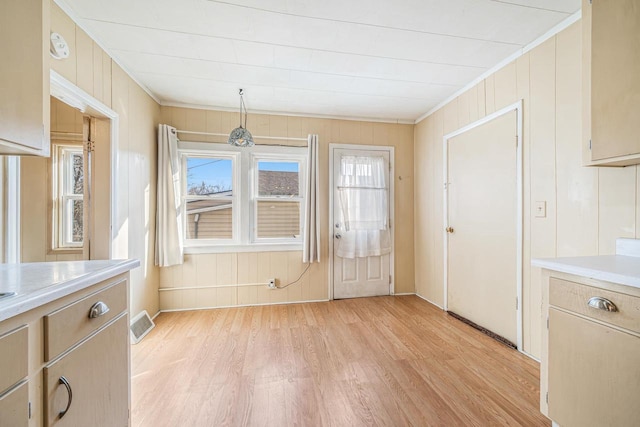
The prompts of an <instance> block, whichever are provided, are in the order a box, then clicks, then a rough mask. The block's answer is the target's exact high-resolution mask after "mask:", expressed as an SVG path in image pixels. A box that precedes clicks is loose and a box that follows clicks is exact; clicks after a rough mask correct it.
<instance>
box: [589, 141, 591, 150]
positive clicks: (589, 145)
mask: <svg viewBox="0 0 640 427" xmlns="http://www.w3.org/2000/svg"><path fill="white" fill-rule="evenodd" d="M589 150H591V140H589Z"/></svg>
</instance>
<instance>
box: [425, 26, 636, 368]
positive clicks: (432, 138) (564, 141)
mask: <svg viewBox="0 0 640 427" xmlns="http://www.w3.org/2000/svg"><path fill="white" fill-rule="evenodd" d="M581 70H582V54H581V23H580V22H577V23H576V24H573V25H572V26H570V27H569V28H567V29H565V30H563V31H562V32H560V33H559V34H557V35H556V36H554V37H552V38H551V39H549V40H547V41H546V42H544V43H543V44H541V45H540V46H538V47H536V48H535V49H533V50H531V51H530V52H528V53H526V54H525V55H524V56H522V57H520V58H518V59H517V60H516V61H514V62H512V63H510V64H509V65H507V66H505V67H504V68H502V69H501V70H499V71H497V72H496V73H494V74H493V75H491V76H489V77H487V78H486V79H485V80H484V81H482V82H480V83H479V84H478V85H477V86H475V87H473V88H472V89H470V90H469V91H467V92H465V93H463V94H462V95H460V96H459V97H458V98H457V99H455V100H453V101H452V102H450V103H449V104H447V105H445V106H444V107H443V108H442V109H440V110H438V111H436V112H435V113H433V114H432V115H430V116H429V117H427V118H426V119H424V120H422V121H421V122H420V123H418V124H417V125H416V129H415V158H414V162H415V166H414V169H415V171H416V179H415V196H416V197H415V216H416V218H419V220H418V221H416V227H415V235H414V238H415V253H416V262H415V268H416V273H415V274H416V292H417V293H418V294H419V295H421V296H423V297H424V298H426V299H428V300H430V301H432V302H434V303H436V304H439V305H442V303H443V277H444V276H443V269H444V267H443V253H444V252H443V233H442V230H443V228H444V219H443V196H444V194H443V190H442V188H443V182H442V181H443V180H442V167H443V160H442V159H443V157H442V156H443V153H442V149H443V142H442V138H443V136H444V135H445V134H447V133H449V132H451V131H454V130H456V129H458V128H460V127H462V126H465V125H467V124H469V123H471V122H473V121H475V120H477V119H479V118H482V117H483V116H485V115H487V114H490V113H492V112H494V111H496V110H498V109H500V108H502V107H505V106H507V105H509V104H511V103H513V102H516V101H517V100H518V99H522V100H523V101H524V109H523V112H524V135H523V137H524V293H523V299H524V301H523V309H524V349H525V351H527V352H528V353H530V354H532V355H534V356H537V357H539V355H540V345H541V344H540V332H541V327H542V318H541V294H540V290H541V277H540V274H541V271H540V269H537V268H532V267H531V266H530V259H531V258H541V257H556V256H558V257H561V256H581V255H597V254H613V253H614V252H615V239H616V238H617V237H640V230H638V225H639V224H640V216H639V214H638V212H640V209H639V208H640V194H639V193H638V191H639V190H638V189H639V188H640V186H639V185H638V184H639V179H640V175H639V174H638V170H637V167H636V166H632V167H627V168H590V167H583V166H582V145H581V132H582V118H581V111H582V92H581V91H582V76H581V72H582V71H581ZM536 201H544V202H546V204H547V216H546V218H537V217H535V215H534V212H533V206H534V202H536Z"/></svg>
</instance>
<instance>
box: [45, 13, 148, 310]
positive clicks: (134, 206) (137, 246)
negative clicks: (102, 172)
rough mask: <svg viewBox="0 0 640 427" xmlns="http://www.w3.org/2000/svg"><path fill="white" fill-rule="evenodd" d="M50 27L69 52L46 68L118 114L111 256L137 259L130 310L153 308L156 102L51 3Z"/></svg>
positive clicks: (132, 279)
mask: <svg viewBox="0 0 640 427" xmlns="http://www.w3.org/2000/svg"><path fill="white" fill-rule="evenodd" d="M51 31H54V32H58V33H60V34H62V36H63V37H64V38H65V40H67V42H68V43H69V47H70V50H71V55H70V57H69V58H68V59H66V60H62V61H56V60H53V59H52V60H51V67H52V68H53V69H54V70H55V71H57V72H58V73H59V74H61V75H62V76H63V77H65V78H66V79H67V80H69V81H70V82H72V83H74V84H76V85H77V86H78V87H79V88H81V89H83V90H84V91H86V92H87V93H89V94H90V95H92V96H94V97H95V98H96V99H98V100H100V101H101V102H103V103H104V104H105V105H107V106H109V107H111V108H112V109H113V110H114V111H115V112H116V113H118V116H119V125H120V126H119V135H118V176H117V199H116V200H115V203H116V206H117V217H116V218H115V219H114V220H113V226H114V227H115V230H116V233H117V238H116V240H115V242H114V245H113V255H114V257H115V258H137V259H139V260H140V262H141V266H140V267H139V268H137V269H135V270H132V272H131V312H132V313H133V314H137V313H138V312H139V311H140V310H142V309H146V310H147V311H148V312H149V314H151V315H152V316H153V315H154V314H155V313H156V312H157V311H158V292H157V290H158V284H159V281H160V279H159V269H158V268H157V267H155V265H154V239H155V207H156V201H155V194H156V190H155V182H156V166H155V164H156V130H155V129H156V126H157V124H158V123H159V122H160V106H159V105H158V104H157V103H156V102H155V101H154V100H153V99H152V98H151V97H150V96H149V95H147V94H146V93H145V92H144V91H143V90H142V88H140V86H138V85H137V84H136V83H135V82H134V81H133V80H132V79H131V78H130V77H129V76H128V75H127V74H126V73H125V72H124V71H123V70H122V69H121V68H120V67H119V66H118V65H117V64H116V63H115V62H114V61H112V60H111V58H110V57H109V56H108V55H107V54H106V53H105V52H104V51H103V50H102V49H101V48H100V47H99V46H98V45H97V44H96V43H95V42H94V41H93V40H92V39H91V38H90V37H89V36H88V35H87V34H86V33H85V32H84V31H82V30H81V29H80V28H79V27H78V26H76V25H75V23H74V22H73V21H72V20H71V19H70V18H69V17H68V16H67V15H66V14H65V13H64V12H63V11H62V10H61V9H60V8H59V7H58V6H57V5H56V4H55V3H53V2H52V5H51Z"/></svg>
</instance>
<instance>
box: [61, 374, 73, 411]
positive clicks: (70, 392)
mask: <svg viewBox="0 0 640 427" xmlns="http://www.w3.org/2000/svg"><path fill="white" fill-rule="evenodd" d="M58 384H62V385H64V387H65V388H66V389H67V395H68V396H69V400H67V407H66V408H64V411H60V413H59V414H58V418H62V417H64V416H65V415H66V414H67V411H68V410H69V408H70V407H71V401H72V400H73V392H72V391H71V384H69V381H68V380H67V379H66V378H65V377H64V376H62V377H60V379H59V380H58Z"/></svg>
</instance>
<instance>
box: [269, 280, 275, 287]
mask: <svg viewBox="0 0 640 427" xmlns="http://www.w3.org/2000/svg"><path fill="white" fill-rule="evenodd" d="M275 288H276V279H269V289H275Z"/></svg>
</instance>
